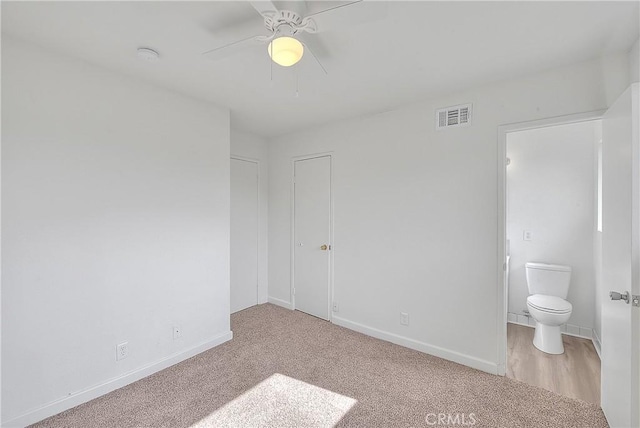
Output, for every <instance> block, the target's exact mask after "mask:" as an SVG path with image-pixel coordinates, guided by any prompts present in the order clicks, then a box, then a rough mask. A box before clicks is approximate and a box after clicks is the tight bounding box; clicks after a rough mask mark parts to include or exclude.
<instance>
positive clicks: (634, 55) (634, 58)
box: [629, 39, 640, 83]
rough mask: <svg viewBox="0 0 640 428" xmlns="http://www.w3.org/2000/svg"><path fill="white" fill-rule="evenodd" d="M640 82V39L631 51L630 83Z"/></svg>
mask: <svg viewBox="0 0 640 428" xmlns="http://www.w3.org/2000/svg"><path fill="white" fill-rule="evenodd" d="M634 82H640V39H638V40H636V42H635V43H634V45H633V46H632V47H631V49H630V50H629V83H634Z"/></svg>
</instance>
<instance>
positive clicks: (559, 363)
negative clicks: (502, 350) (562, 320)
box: [507, 323, 600, 405]
mask: <svg viewBox="0 0 640 428" xmlns="http://www.w3.org/2000/svg"><path fill="white" fill-rule="evenodd" d="M533 333H534V329H533V328H531V327H525V326H521V325H517V324H511V323H508V324H507V377H510V378H513V379H517V380H519V381H522V382H525V383H528V384H530V385H535V386H539V387H541V388H544V389H547V390H549V391H553V392H556V393H558V394H561V395H564V396H567V397H571V398H577V399H580V400H583V401H587V402H589V403H595V404H598V405H600V358H599V357H598V354H597V353H596V350H595V348H594V347H593V343H591V341H590V340H589V339H581V338H578V337H572V336H567V335H564V334H563V335H562V341H563V343H564V354H562V355H551V354H546V353H544V352H542V351H539V350H538V349H537V348H536V347H535V346H533Z"/></svg>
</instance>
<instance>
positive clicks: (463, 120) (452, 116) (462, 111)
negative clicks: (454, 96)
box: [436, 104, 471, 129]
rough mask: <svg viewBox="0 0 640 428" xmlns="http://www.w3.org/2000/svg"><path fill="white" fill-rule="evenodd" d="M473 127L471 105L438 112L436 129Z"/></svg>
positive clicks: (442, 109) (443, 109)
mask: <svg viewBox="0 0 640 428" xmlns="http://www.w3.org/2000/svg"><path fill="white" fill-rule="evenodd" d="M469 125H471V104H463V105H459V106H454V107H446V108H441V109H438V110H436V129H445V128H453V127H460V126H469Z"/></svg>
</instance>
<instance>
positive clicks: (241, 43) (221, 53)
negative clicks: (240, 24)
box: [202, 36, 271, 61]
mask: <svg viewBox="0 0 640 428" xmlns="http://www.w3.org/2000/svg"><path fill="white" fill-rule="evenodd" d="M269 40H271V37H269V36H253V37H248V38H246V39H242V40H238V41H237V42H233V43H229V44H228V45H224V46H220V47H217V48H215V49H211V50H210V51H207V52H204V53H203V54H202V55H204V56H205V57H207V58H208V59H210V60H212V61H217V60H220V59H223V58H227V57H229V56H231V55H235V54H237V53H238V52H242V51H243V50H245V49H248V48H250V47H253V46H259V45H263V44H265V43H266V42H267V41H269Z"/></svg>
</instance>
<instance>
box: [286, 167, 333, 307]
mask: <svg viewBox="0 0 640 428" xmlns="http://www.w3.org/2000/svg"><path fill="white" fill-rule="evenodd" d="M330 238H331V157H330V156H322V157H317V158H313V159H304V160H298V161H296V162H294V290H293V291H294V302H295V308H296V309H297V310H300V311H302V312H306V313H308V314H311V315H314V316H316V317H318V318H322V319H325V320H328V319H329V282H330V262H331V258H330V256H329V251H330V250H331V247H330V246H331V242H330Z"/></svg>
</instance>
